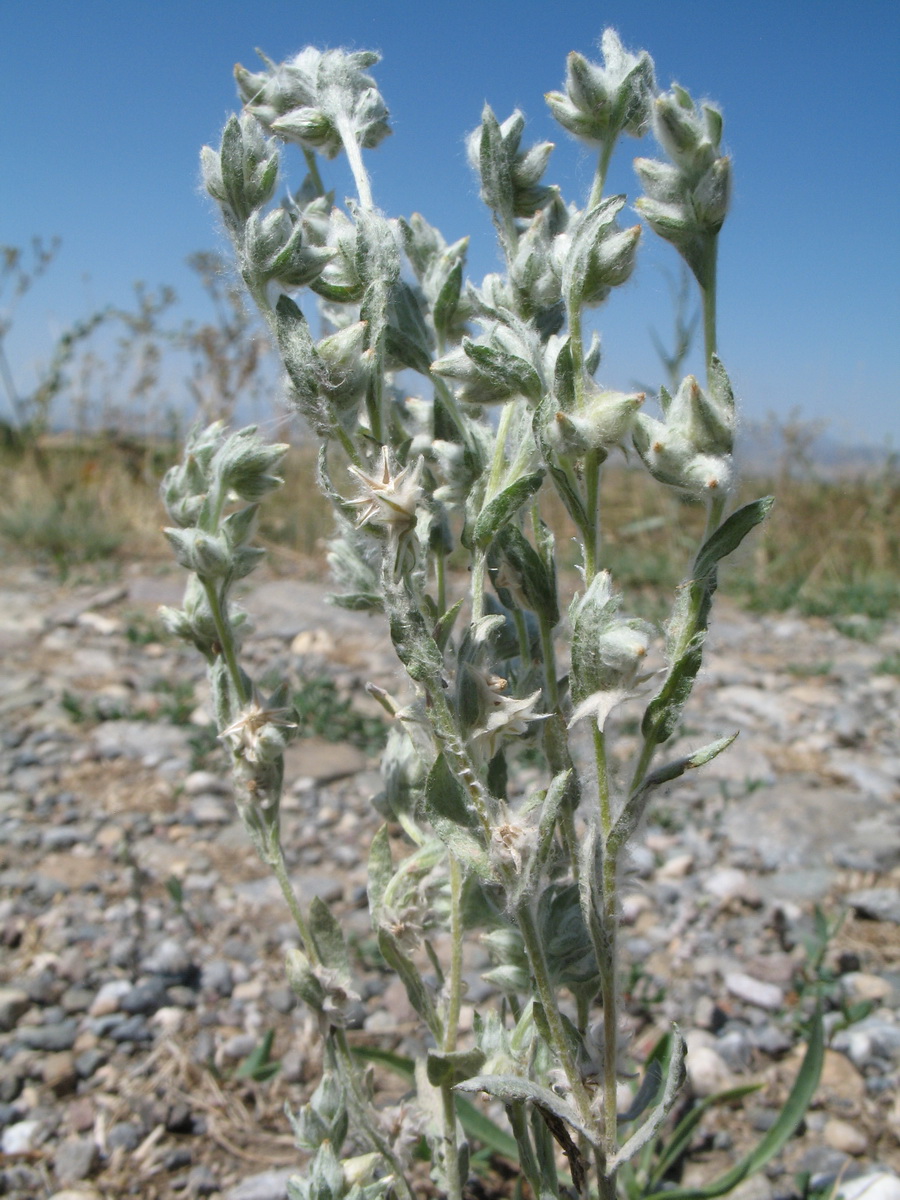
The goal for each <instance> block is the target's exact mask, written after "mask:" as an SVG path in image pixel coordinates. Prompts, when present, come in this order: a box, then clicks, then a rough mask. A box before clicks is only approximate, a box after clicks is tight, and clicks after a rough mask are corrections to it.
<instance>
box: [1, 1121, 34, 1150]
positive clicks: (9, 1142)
mask: <svg viewBox="0 0 900 1200" xmlns="http://www.w3.org/2000/svg"><path fill="white" fill-rule="evenodd" d="M41 1125H42V1123H41V1122H40V1121H38V1120H35V1119H33V1118H32V1119H27V1120H24V1121H16V1123H15V1124H14V1125H7V1127H6V1128H5V1129H4V1130H3V1133H2V1134H0V1150H2V1151H3V1153H4V1154H27V1153H28V1152H29V1151H30V1150H34V1149H35V1147H36V1146H37V1144H38V1142H39V1140H40V1134H41Z"/></svg>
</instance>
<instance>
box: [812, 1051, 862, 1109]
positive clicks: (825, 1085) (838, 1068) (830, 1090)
mask: <svg viewBox="0 0 900 1200" xmlns="http://www.w3.org/2000/svg"><path fill="white" fill-rule="evenodd" d="M819 1093H820V1095H821V1097H822V1099H823V1101H824V1102H826V1103H827V1102H828V1101H829V1100H832V1101H837V1102H838V1103H840V1102H841V1101H843V1102H845V1103H846V1102H847V1101H848V1100H849V1101H853V1102H855V1103H857V1104H858V1103H860V1102H861V1101H862V1099H863V1098H864V1096H865V1094H866V1083H865V1080H864V1079H863V1077H862V1075H860V1073H859V1071H858V1070H857V1069H856V1067H855V1066H854V1065H853V1063H852V1062H851V1061H850V1059H849V1058H847V1056H846V1055H844V1054H841V1053H839V1052H838V1051H837V1050H826V1051H825V1060H824V1062H823V1063H822V1074H821V1076H820V1077H819Z"/></svg>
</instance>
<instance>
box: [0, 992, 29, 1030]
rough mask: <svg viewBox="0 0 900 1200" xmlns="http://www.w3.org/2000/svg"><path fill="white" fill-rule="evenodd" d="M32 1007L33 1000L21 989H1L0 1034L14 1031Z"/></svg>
mask: <svg viewBox="0 0 900 1200" xmlns="http://www.w3.org/2000/svg"><path fill="white" fill-rule="evenodd" d="M30 1007H31V999H30V997H29V995H28V993H27V992H23V991H22V989H21V988H0V1033H8V1032H9V1030H10V1029H14V1028H15V1026H16V1022H17V1021H18V1020H19V1017H21V1016H22V1015H23V1014H24V1013H26V1012H27V1011H28V1009H29V1008H30Z"/></svg>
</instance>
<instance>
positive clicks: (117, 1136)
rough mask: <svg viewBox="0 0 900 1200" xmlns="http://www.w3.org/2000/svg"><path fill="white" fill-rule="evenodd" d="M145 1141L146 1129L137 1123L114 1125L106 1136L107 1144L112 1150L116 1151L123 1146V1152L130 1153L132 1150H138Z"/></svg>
mask: <svg viewBox="0 0 900 1200" xmlns="http://www.w3.org/2000/svg"><path fill="white" fill-rule="evenodd" d="M143 1140H144V1128H143V1126H142V1125H138V1124H137V1122H136V1121H119V1122H118V1123H117V1124H115V1125H113V1127H112V1129H110V1131H109V1133H108V1134H107V1135H106V1144H107V1145H108V1146H109V1148H110V1150H115V1149H116V1148H117V1147H119V1146H121V1147H122V1149H123V1150H127V1151H128V1152H129V1153H130V1152H131V1151H132V1150H137V1148H138V1146H139V1145H140V1144H141V1142H142V1141H143Z"/></svg>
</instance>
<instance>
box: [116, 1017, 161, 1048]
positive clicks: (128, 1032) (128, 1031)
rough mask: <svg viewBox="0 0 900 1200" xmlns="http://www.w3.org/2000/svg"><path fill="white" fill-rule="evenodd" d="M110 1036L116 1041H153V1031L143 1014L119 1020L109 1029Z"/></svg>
mask: <svg viewBox="0 0 900 1200" xmlns="http://www.w3.org/2000/svg"><path fill="white" fill-rule="evenodd" d="M108 1036H109V1037H111V1038H112V1040H113V1041H114V1042H152V1041H153V1033H152V1031H151V1029H150V1026H149V1025H148V1024H147V1018H146V1017H142V1016H134V1017H126V1019H125V1020H124V1021H118V1022H117V1023H116V1024H115V1025H114V1026H113V1027H112V1029H110V1031H109V1035H108Z"/></svg>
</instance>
